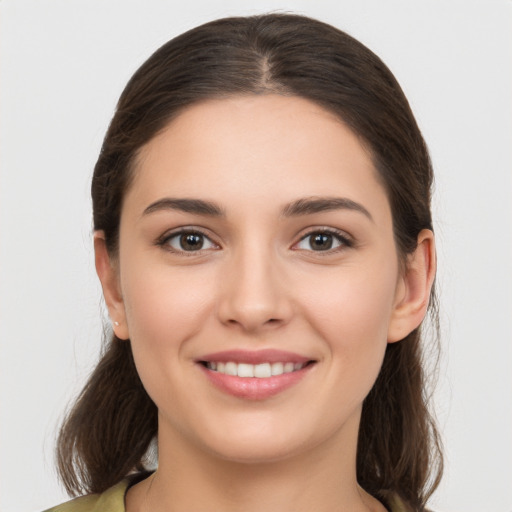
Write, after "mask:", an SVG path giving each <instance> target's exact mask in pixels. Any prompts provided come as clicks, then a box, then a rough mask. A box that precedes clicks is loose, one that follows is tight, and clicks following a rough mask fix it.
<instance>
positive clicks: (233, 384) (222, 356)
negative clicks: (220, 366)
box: [197, 349, 315, 400]
mask: <svg viewBox="0 0 512 512" xmlns="http://www.w3.org/2000/svg"><path fill="white" fill-rule="evenodd" d="M206 361H208V362H229V361H233V362H236V363H247V364H261V363H277V362H281V363H301V364H305V363H307V362H308V361H311V359H308V358H307V357H303V356H300V355H298V354H293V353H291V352H283V351H280V350H272V349H269V350H258V351H245V350H229V351H225V352H216V353H214V354H209V355H206V356H204V357H201V358H200V359H198V360H197V362H198V363H199V364H198V366H199V368H200V369H201V370H202V371H203V373H204V374H205V376H206V377H207V378H208V380H209V381H210V382H211V383H212V384H213V385H214V386H215V387H216V388H217V389H220V390H221V391H223V392H224V393H227V394H229V395H232V396H235V397H237V398H243V399H246V400H265V399H267V398H271V397H273V396H275V395H277V394H279V393H281V392H283V391H285V390H286V389H288V388H290V387H292V386H294V385H295V384H297V383H298V382H300V381H301V380H302V379H303V378H304V377H305V376H306V375H307V374H308V373H309V371H310V370H311V369H312V368H313V367H314V366H315V365H314V364H308V365H307V366H305V367H304V368H302V369H300V370H296V371H294V372H290V373H283V374H281V375H275V376H273V377H267V378H264V379H260V378H257V377H237V376H234V375H226V374H224V373H219V372H216V371H214V370H209V369H208V368H206V366H205V365H204V364H201V363H202V362H206Z"/></svg>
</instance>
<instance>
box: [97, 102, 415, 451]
mask: <svg viewBox="0 0 512 512" xmlns="http://www.w3.org/2000/svg"><path fill="white" fill-rule="evenodd" d="M115 275H116V278H115V279H116V283H117V284H116V286H117V292H116V293H117V294H118V299H116V300H117V305H112V304H109V305H110V311H111V314H112V316H113V320H119V321H120V322H119V323H120V326H118V327H117V328H116V332H117V334H118V336H120V337H123V338H128V337H129V338H130V339H131V342H132V346H133V352H134V357H135V361H136V365H137V369H138V371H139V374H140V377H141V379H142V381H143V383H144V386H145V387H146V389H147V391H148V393H149V395H150V396H151V397H152V399H153V400H154V402H155V403H156V405H157V407H158V410H159V436H160V437H162V438H165V437H167V438H169V439H171V438H172V439H175V440H176V439H180V440H181V441H183V442H185V443H188V444H189V445H190V446H194V447H195V448H198V449H200V450H205V451H208V452H209V453H213V454H215V455H216V456H219V457H222V458H225V459H229V460H239V461H240V460H241V461H260V460H269V459H272V460H276V459H279V458H284V457H288V456H291V455H293V454H296V453H299V452H300V451H301V450H306V449H312V448H314V447H317V446H320V445H322V443H324V442H327V441H328V440H329V441H332V440H334V441H336V440H339V441H340V442H341V440H342V439H346V438H347V437H350V436H351V438H353V437H354V436H356V435H357V426H358V422H359V417H360V412H361V404H362V402H363V399H364V398H365V396H366V395H367V394H368V392H369V391H370V389H371V387H372V385H373V383H374V381H375V379H376V377H377V375H378V372H379V369H380V366H381V363H382V359H383V356H384V351H385V349H386V345H387V343H388V342H389V341H395V338H397V334H396V332H395V331H396V330H397V329H398V327H397V325H398V323H399V321H398V320H397V318H396V316H397V311H399V309H400V307H401V304H402V303H403V300H404V297H405V295H406V291H405V288H406V286H405V284H404V279H403V277H402V276H401V274H400V271H399V261H398V256H397V252H396V247H395V243H394V239H393V229H392V218H391V213H390V207H389V203H388V199H387V197H386V194H385V192H384V189H383V187H382V185H381V184H380V182H379V180H378V179H377V176H376V171H375V169H374V166H373V165H372V161H371V158H370V156H369V155H368V153H367V151H366V150H365V149H364V148H363V146H362V145H361V143H360V142H359V140H358V138H357V137H356V136H355V135H354V134H353V133H352V132H351V131H350V130H349V129H348V128H347V127H346V126H345V125H344V124H343V123H342V122H340V120H339V119H337V118H335V117H334V116H333V115H331V114H330V113H328V112H327V111H325V110H323V109H322V108H320V107H319V106H316V105H315V104H313V103H311V102H308V101H307V100H304V99H300V98H295V97H282V96H277V95H266V96H247V97H234V98H230V99H222V100H211V101H207V102H204V103H201V104H198V105H196V106H193V107H191V108H189V109H188V110H186V111H184V112H183V113H182V114H181V115H180V116H179V117H178V118H176V119H175V120H174V121H172V122H171V123H170V125H169V126H168V127H167V128H166V129H165V130H164V131H163V132H161V133H160V134H159V135H158V136H157V137H155V138H154V139H153V140H151V141H150V142H149V143H148V144H147V145H146V146H145V147H144V148H143V150H142V151H141V153H140V155H139V158H138V161H137V166H136V171H135V179H134V181H133V183H132V185H131V187H130V189H129V190H128V192H127V195H126V197H125V201H124V204H123V209H122V215H121V226H120V245H119V258H118V261H117V263H116V266H115ZM107 300H108V301H109V302H110V303H112V301H113V299H110V300H109V299H107ZM116 308H117V309H116ZM113 311H114V312H113ZM114 315H117V318H115V317H114ZM336 442H337V441H336Z"/></svg>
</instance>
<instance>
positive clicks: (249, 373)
mask: <svg viewBox="0 0 512 512" xmlns="http://www.w3.org/2000/svg"><path fill="white" fill-rule="evenodd" d="M228 364H229V363H228ZM233 364H234V363H233ZM237 375H238V376H239V377H254V365H253V364H245V363H239V364H238V371H237Z"/></svg>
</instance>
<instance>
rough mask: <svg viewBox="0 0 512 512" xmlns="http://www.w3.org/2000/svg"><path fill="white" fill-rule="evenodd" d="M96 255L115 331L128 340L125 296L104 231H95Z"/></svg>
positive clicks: (117, 334) (96, 263)
mask: <svg viewBox="0 0 512 512" xmlns="http://www.w3.org/2000/svg"><path fill="white" fill-rule="evenodd" d="M94 257H95V265H96V273H97V274H98V277H99V279H100V282H101V287H102V289H103V296H104V297H105V302H106V304H107V308H108V312H109V315H110V318H111V319H112V323H113V329H114V332H115V334H116V336H117V337H118V338H120V339H122V340H127V339H128V338H129V333H128V326H127V324H126V314H125V309H124V302H123V297H122V294H121V289H120V286H119V275H118V270H117V267H116V264H115V262H114V261H112V258H111V257H110V255H109V253H108V250H107V245H106V242H105V235H104V233H103V231H95V232H94Z"/></svg>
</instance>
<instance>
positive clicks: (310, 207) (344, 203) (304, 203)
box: [143, 196, 373, 221]
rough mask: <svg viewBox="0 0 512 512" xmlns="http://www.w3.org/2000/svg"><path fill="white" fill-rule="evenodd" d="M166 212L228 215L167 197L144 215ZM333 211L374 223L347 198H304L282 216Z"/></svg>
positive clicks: (209, 205)
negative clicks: (354, 213) (343, 211)
mask: <svg viewBox="0 0 512 512" xmlns="http://www.w3.org/2000/svg"><path fill="white" fill-rule="evenodd" d="M165 210H177V211H181V212H185V213H192V214H195V215H204V216H208V217H224V216H225V215H226V214H225V212H224V210H223V209H222V208H221V207H220V206H218V205H217V204H216V203H214V202H212V201H205V200H204V199H185V198H179V199H178V198H171V197H165V198H163V199H159V200H158V201H155V202H154V203H151V204H150V205H149V206H148V207H147V208H146V209H145V210H144V212H143V215H148V214H150V213H154V212H158V211H165ZM332 210H351V211H356V212H359V213H362V214H363V215H365V216H366V217H368V218H369V219H370V220H371V221H373V217H372V216H371V214H370V212H369V211H368V210H367V209H366V208H365V207H364V206H363V205H362V204H360V203H357V202H355V201H353V200H352V199H348V198H346V197H316V196H315V197H304V198H301V199H297V200H296V201H293V202H291V203H289V204H287V205H285V206H284V208H283V209H282V210H281V215H282V216H284V217H299V216H302V215H311V214H314V213H320V212H326V211H332Z"/></svg>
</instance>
